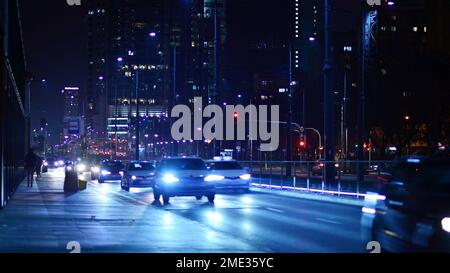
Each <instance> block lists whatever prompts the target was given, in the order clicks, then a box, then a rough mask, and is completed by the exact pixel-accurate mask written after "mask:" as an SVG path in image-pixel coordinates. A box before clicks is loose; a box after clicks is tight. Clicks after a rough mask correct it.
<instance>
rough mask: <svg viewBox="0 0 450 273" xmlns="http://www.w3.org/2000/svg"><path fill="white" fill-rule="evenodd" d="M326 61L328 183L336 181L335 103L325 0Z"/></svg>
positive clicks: (325, 124)
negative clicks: (334, 162)
mask: <svg viewBox="0 0 450 273" xmlns="http://www.w3.org/2000/svg"><path fill="white" fill-rule="evenodd" d="M324 48H325V52H324V54H325V55H324V63H323V75H324V76H323V77H324V78H323V96H324V146H325V147H324V159H325V161H326V163H325V172H324V173H325V177H324V180H325V182H326V183H328V184H332V183H334V168H335V167H334V164H333V161H334V143H335V139H334V103H333V98H334V97H333V92H332V79H331V72H332V71H331V70H332V60H331V58H332V57H331V30H330V5H329V0H325V5H324Z"/></svg>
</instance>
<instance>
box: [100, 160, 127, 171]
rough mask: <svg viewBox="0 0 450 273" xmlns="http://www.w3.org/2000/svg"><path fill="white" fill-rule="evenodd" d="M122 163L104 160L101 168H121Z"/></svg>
mask: <svg viewBox="0 0 450 273" xmlns="http://www.w3.org/2000/svg"><path fill="white" fill-rule="evenodd" d="M123 168H124V165H123V164H122V163H120V162H106V163H103V164H102V169H106V170H122V169H123Z"/></svg>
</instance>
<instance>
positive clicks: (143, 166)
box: [128, 162, 155, 171]
mask: <svg viewBox="0 0 450 273" xmlns="http://www.w3.org/2000/svg"><path fill="white" fill-rule="evenodd" d="M154 169H155V167H154V166H153V165H152V164H151V163H141V162H139V163H131V164H130V165H128V170H130V171H153V170H154Z"/></svg>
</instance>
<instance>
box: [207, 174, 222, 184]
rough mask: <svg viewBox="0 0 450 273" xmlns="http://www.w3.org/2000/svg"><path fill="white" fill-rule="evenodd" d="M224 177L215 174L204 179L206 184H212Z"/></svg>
mask: <svg viewBox="0 0 450 273" xmlns="http://www.w3.org/2000/svg"><path fill="white" fill-rule="evenodd" d="M224 178H225V177H223V176H221V175H216V174H211V175H208V176H207V177H205V181H206V182H213V181H219V180H222V179H224Z"/></svg>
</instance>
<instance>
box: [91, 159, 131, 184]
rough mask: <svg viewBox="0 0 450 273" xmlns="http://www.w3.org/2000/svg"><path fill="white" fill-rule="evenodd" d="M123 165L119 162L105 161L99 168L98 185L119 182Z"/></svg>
mask: <svg viewBox="0 0 450 273" xmlns="http://www.w3.org/2000/svg"><path fill="white" fill-rule="evenodd" d="M124 170H125V165H124V164H123V163H122V162H121V161H105V162H102V163H101V164H100V166H99V173H98V176H97V180H98V183H104V182H105V181H121V180H122V175H123V172H124Z"/></svg>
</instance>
